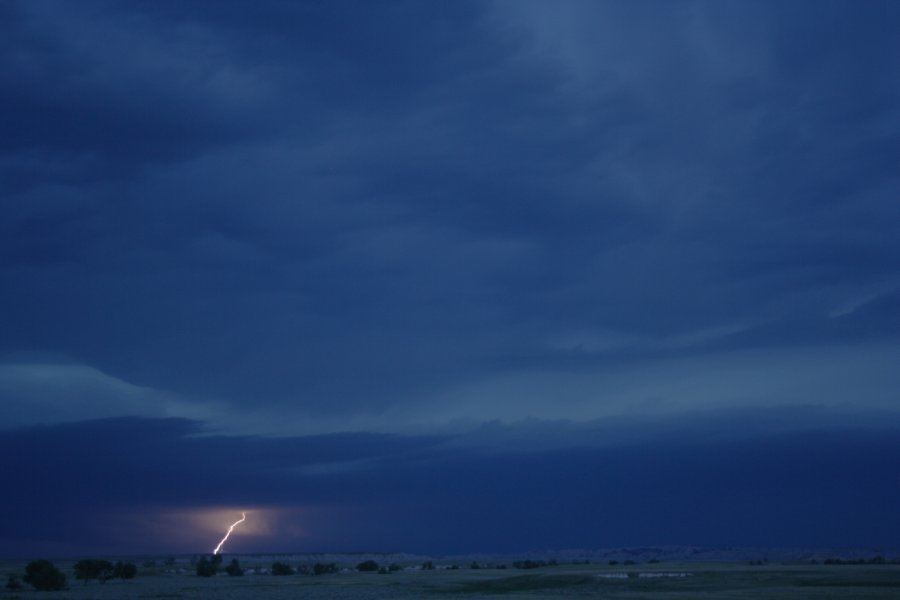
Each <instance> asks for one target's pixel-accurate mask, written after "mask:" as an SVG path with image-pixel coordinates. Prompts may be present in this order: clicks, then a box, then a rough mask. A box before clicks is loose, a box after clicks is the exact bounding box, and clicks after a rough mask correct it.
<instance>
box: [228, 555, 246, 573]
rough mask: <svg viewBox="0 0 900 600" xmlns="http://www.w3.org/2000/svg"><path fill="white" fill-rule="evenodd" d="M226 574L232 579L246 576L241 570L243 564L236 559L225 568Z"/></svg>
mask: <svg viewBox="0 0 900 600" xmlns="http://www.w3.org/2000/svg"><path fill="white" fill-rule="evenodd" d="M225 572H226V573H228V574H229V575H231V576H232V577H239V576H241V575H243V574H244V570H243V569H242V568H241V564H240V563H239V562H238V559H236V558H232V559H231V563H230V564H229V565H228V566H227V567H225Z"/></svg>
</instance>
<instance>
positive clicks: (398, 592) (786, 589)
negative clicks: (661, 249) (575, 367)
mask: <svg viewBox="0 0 900 600" xmlns="http://www.w3.org/2000/svg"><path fill="white" fill-rule="evenodd" d="M4 567H5V568H4ZM60 567H61V568H62V569H63V570H64V571H65V572H66V573H67V574H70V573H69V570H70V569H71V565H70V564H64V563H61V564H60ZM22 568H23V565H21V564H9V563H7V564H5V565H0V575H4V577H3V581H4V582H5V573H6V572H12V573H19V572H21V569H22ZM622 573H634V574H635V575H637V574H640V573H689V574H690V575H689V576H686V577H659V578H648V577H637V576H634V577H629V578H625V579H607V578H602V577H598V575H602V574H607V575H608V574H622ZM69 585H70V589H69V590H67V591H63V592H53V593H39V592H34V591H33V590H31V589H30V587H27V586H26V588H25V589H23V590H22V591H20V592H16V593H11V592H8V591H6V590H0V600H13V599H19V600H22V599H27V598H35V599H37V598H41V599H43V598H48V599H50V598H53V599H54V600H120V599H121V598H138V599H147V600H153V599H158V600H162V599H169V600H171V599H176V598H177V599H182V600H203V599H207V598H219V599H221V600H250V599H253V600H257V599H267V600H289V599H290V600H293V599H295V598H304V600H320V599H321V600H324V599H325V598H328V599H330V600H334V599H338V600H340V599H346V600H351V599H352V600H360V599H362V600H413V599H416V600H422V599H427V598H437V599H439V600H451V599H453V600H501V599H502V600H538V599H540V600H549V599H555V598H571V599H579V598H584V599H588V598H592V599H596V598H604V599H609V600H617V599H618V600H654V599H657V600H751V599H753V600H756V599H759V598H763V599H765V600H812V599H815V600H837V599H839V598H840V599H844V598H852V599H854V600H897V599H898V598H900V565H877V566H876V565H850V566H848V565H810V564H799V563H796V564H772V563H770V564H766V565H762V566H750V565H747V564H742V563H689V562H683V563H660V564H641V565H628V566H607V565H561V566H556V567H543V568H539V569H533V570H527V571H520V570H516V569H506V570H499V569H458V570H449V569H448V570H434V571H400V572H397V573H391V574H389V575H378V574H372V573H357V572H344V573H336V574H331V575H322V576H303V575H291V576H283V577H274V576H271V575H246V576H244V577H227V576H225V577H221V576H220V577H212V578H201V577H197V576H196V575H195V574H194V573H193V572H187V573H181V574H173V573H161V572H158V571H155V570H147V571H146V572H139V573H138V577H137V578H136V579H134V580H129V581H118V580H116V581H109V582H107V583H105V584H99V583H89V584H87V585H84V584H83V583H81V582H75V581H74V580H73V579H72V578H71V577H70V580H69Z"/></svg>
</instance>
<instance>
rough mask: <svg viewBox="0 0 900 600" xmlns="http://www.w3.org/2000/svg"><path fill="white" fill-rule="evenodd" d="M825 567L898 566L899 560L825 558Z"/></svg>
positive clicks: (878, 557) (880, 557)
mask: <svg viewBox="0 0 900 600" xmlns="http://www.w3.org/2000/svg"><path fill="white" fill-rule="evenodd" d="M824 562H825V564H826V565H900V558H894V559H891V560H889V559H887V558H885V557H883V556H874V557H872V558H850V559H848V558H827V559H825V561H824Z"/></svg>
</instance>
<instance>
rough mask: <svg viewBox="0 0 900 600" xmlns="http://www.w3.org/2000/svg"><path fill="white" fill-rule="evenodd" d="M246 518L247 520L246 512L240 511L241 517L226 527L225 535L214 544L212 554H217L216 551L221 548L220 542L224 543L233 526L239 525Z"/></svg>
mask: <svg viewBox="0 0 900 600" xmlns="http://www.w3.org/2000/svg"><path fill="white" fill-rule="evenodd" d="M246 520H247V513H245V512H242V513H241V518H240V519H239V520H237V521H235V522H234V523H232V524H231V527H229V528H228V531H227V532H225V537H223V538H222V541H221V542H219V545H218V546H216V549H215V550H213V554H218V553H219V550H221V549H222V544H224V543H225V540H227V539H228V536H229V535H231V532H232V531H234V528H235V527H237V526H238V525H240V524H241V523H243V522H244V521H246Z"/></svg>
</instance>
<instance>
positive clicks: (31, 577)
mask: <svg viewBox="0 0 900 600" xmlns="http://www.w3.org/2000/svg"><path fill="white" fill-rule="evenodd" d="M24 580H25V583H28V584H30V585H31V587H33V588H34V589H36V590H40V591H42V592H43V591H52V590H62V589H65V587H66V576H65V575H63V574H62V571H60V570H59V569H57V568H56V567H55V566H53V563H52V562H50V561H49V560H33V561H31V562H30V563H28V566H26V567H25V577H24Z"/></svg>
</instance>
